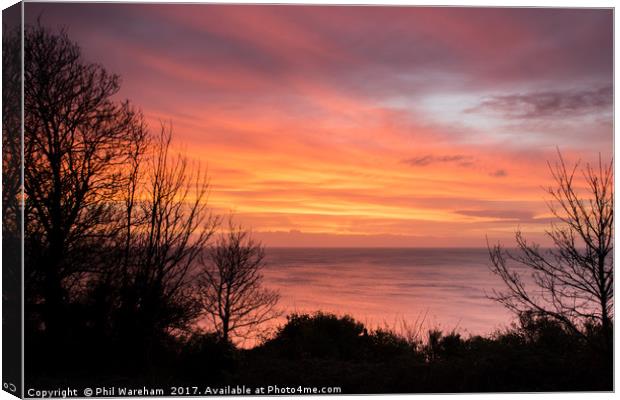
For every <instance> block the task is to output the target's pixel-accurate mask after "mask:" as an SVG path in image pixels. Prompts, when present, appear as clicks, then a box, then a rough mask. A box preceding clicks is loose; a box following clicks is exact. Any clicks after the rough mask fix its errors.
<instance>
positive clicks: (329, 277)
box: [264, 248, 512, 334]
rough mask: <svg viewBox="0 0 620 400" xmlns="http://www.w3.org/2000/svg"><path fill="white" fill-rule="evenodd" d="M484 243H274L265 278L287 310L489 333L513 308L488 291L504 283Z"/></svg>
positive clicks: (374, 322) (375, 323) (378, 323)
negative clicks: (367, 245)
mask: <svg viewBox="0 0 620 400" xmlns="http://www.w3.org/2000/svg"><path fill="white" fill-rule="evenodd" d="M488 263H489V259H488V253H487V250H486V249H357V248H356V249H308V248H304V249H302V248H268V249H267V267H266V268H265V270H264V275H265V284H266V285H267V286H269V287H271V288H274V289H277V290H279V291H280V294H281V300H280V307H281V308H283V309H285V310H286V311H287V312H295V311H296V312H313V311H316V310H323V311H329V312H334V313H336V314H345V313H346V314H349V315H352V316H353V317H355V318H356V319H358V320H360V321H362V322H364V323H366V324H367V325H369V326H371V327H377V326H384V325H386V324H387V325H389V326H391V327H395V328H397V329H398V328H399V327H401V323H402V321H403V320H405V321H407V323H408V324H409V325H410V326H412V325H414V324H415V323H416V321H417V323H418V325H419V324H420V322H422V321H424V322H423V325H424V326H423V328H424V329H429V328H435V327H438V328H441V329H444V330H448V331H449V330H452V329H457V330H458V331H459V332H461V333H464V334H468V333H471V334H487V333H491V332H493V331H494V330H496V329H498V328H502V327H505V326H506V325H507V324H508V323H509V322H510V321H511V318H512V317H511V315H510V314H509V313H508V312H507V311H506V310H505V309H504V308H503V307H502V306H501V305H499V304H497V303H495V302H493V301H491V300H489V299H488V298H487V297H486V296H485V291H486V293H491V290H492V289H493V288H501V282H500V281H499V280H498V278H497V277H495V276H494V275H493V274H492V273H491V272H490V271H489V269H488Z"/></svg>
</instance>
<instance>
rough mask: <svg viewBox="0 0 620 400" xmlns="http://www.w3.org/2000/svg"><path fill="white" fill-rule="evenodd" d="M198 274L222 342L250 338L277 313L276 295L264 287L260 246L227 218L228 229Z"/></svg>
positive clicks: (205, 308)
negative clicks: (233, 337)
mask: <svg viewBox="0 0 620 400" xmlns="http://www.w3.org/2000/svg"><path fill="white" fill-rule="evenodd" d="M201 264H202V268H201V273H200V277H199V281H198V282H199V285H200V292H201V297H202V305H203V307H204V311H205V313H206V314H207V315H208V316H209V317H210V318H211V320H212V322H213V324H214V326H215V328H216V330H217V332H218V333H219V334H220V335H221V337H222V339H223V340H224V341H229V340H230V338H231V336H235V337H240V338H249V337H250V336H255V335H256V329H257V328H258V326H259V325H260V324H262V323H264V322H267V321H269V320H272V319H274V318H276V317H277V316H278V313H277V312H276V309H275V307H276V304H277V302H278V300H279V294H278V293H277V292H276V291H273V290H270V289H266V288H264V287H263V285H262V284H263V275H262V273H261V270H262V269H263V267H264V265H265V250H264V248H263V246H262V245H261V244H260V243H259V242H256V241H254V240H253V239H252V237H251V235H250V233H249V232H248V231H245V230H243V229H242V228H241V227H238V226H235V225H234V224H233V223H232V222H231V221H229V231H228V232H227V233H224V234H222V235H221V237H220V238H219V239H218V240H217V242H216V243H215V244H214V245H212V246H210V247H209V249H208V251H207V253H206V256H205V257H204V258H203V259H202V263H201Z"/></svg>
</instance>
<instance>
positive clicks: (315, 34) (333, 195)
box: [25, 3, 613, 247]
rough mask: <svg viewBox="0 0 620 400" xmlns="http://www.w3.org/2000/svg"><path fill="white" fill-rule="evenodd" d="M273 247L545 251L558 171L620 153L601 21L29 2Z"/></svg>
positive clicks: (400, 10) (489, 11)
mask: <svg viewBox="0 0 620 400" xmlns="http://www.w3.org/2000/svg"><path fill="white" fill-rule="evenodd" d="M37 18H40V19H41V21H42V23H43V24H44V25H47V26H49V27H51V28H52V29H58V28H60V27H64V28H65V29H66V30H67V32H68V34H69V36H70V37H71V38H72V39H73V40H75V41H76V42H77V43H78V44H79V45H80V46H81V47H82V50H83V55H84V58H85V59H86V60H88V61H91V62H96V63H99V64H101V65H103V66H104V67H105V68H106V69H108V70H109V71H112V72H115V73H117V74H119V75H120V76H121V77H122V89H121V91H120V93H119V94H118V96H119V98H123V99H124V98H127V99H130V100H131V101H132V102H133V103H134V104H135V105H136V106H138V107H140V108H141V109H142V110H143V112H144V114H145V116H146V118H147V121H148V123H149V125H150V126H151V127H152V128H153V129H157V127H158V126H159V124H160V121H164V122H166V123H171V124H172V126H173V128H174V132H175V141H176V143H177V144H178V145H179V146H180V148H182V149H184V151H186V152H187V154H188V156H189V157H190V158H191V159H192V160H193V161H196V162H197V163H202V164H203V165H204V166H206V167H207V168H208V172H209V175H210V179H211V193H210V196H209V202H210V204H211V206H212V207H213V209H214V211H215V212H217V213H221V214H227V213H231V212H232V213H234V215H235V218H236V219H237V221H238V222H240V223H242V224H243V225H245V226H246V227H247V228H249V229H252V231H253V232H254V235H255V237H257V238H258V239H260V240H262V241H263V243H264V244H265V245H267V246H295V247H298V246H311V247H324V246H333V247H356V246H362V247H484V246H486V238H487V237H488V238H489V240H490V241H492V242H494V241H498V240H499V241H502V242H503V243H505V244H506V245H510V244H511V243H514V242H512V241H511V238H512V237H513V236H514V232H515V230H516V229H517V228H520V229H521V230H523V231H524V232H526V233H527V234H528V235H529V236H530V237H531V238H532V239H534V240H537V241H540V242H541V243H542V244H543V245H544V244H545V243H548V240H547V239H545V237H544V231H545V229H547V228H548V226H549V223H550V222H551V221H552V218H551V217H552V216H551V214H550V213H549V211H548V209H547V205H546V203H545V200H549V196H548V195H546V194H545V191H544V188H545V187H548V186H550V185H553V181H552V180H551V176H550V174H549V170H548V167H547V162H548V161H550V162H554V161H555V160H557V153H556V152H557V150H558V149H559V150H560V151H561V152H562V154H563V155H564V157H565V158H566V160H568V161H569V162H574V161H577V160H582V162H584V163H585V162H596V160H598V155H599V153H600V154H601V156H602V158H603V160H609V159H610V157H611V156H612V152H613V150H612V148H613V147H612V145H613V86H612V82H613V80H612V78H613V33H612V32H613V20H612V19H613V16H612V11H611V10H605V9H598V10H589V9H559V8H555V9H544V8H537V9H526V8H520V9H510V8H423V7H371V6H365V7H350V6H349V7H338V6H259V5H254V6H227V5H183V4H176V5H163V4H155V5H153V4H151V5H147V4H129V5H128V4H111V3H107V4H60V3H26V17H25V19H26V22H33V21H36V19H37Z"/></svg>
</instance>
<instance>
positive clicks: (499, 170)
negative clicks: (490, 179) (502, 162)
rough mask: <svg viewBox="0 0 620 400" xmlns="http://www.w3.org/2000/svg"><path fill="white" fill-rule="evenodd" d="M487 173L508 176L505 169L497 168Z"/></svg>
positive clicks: (501, 176)
mask: <svg viewBox="0 0 620 400" xmlns="http://www.w3.org/2000/svg"><path fill="white" fill-rule="evenodd" d="M489 175H490V176H494V177H496V178H503V177H505V176H508V173H507V172H506V170H505V169H498V170H496V171H493V172H491V173H490V174H489Z"/></svg>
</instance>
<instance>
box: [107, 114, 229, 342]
mask: <svg viewBox="0 0 620 400" xmlns="http://www.w3.org/2000/svg"><path fill="white" fill-rule="evenodd" d="M171 140H172V129H171V128H169V127H166V126H164V125H162V127H161V130H160V133H159V135H157V136H156V137H154V138H153V140H152V143H151V145H150V147H149V148H148V155H147V156H146V158H145V157H143V155H140V153H139V151H138V150H140V149H136V151H138V152H136V153H135V159H133V160H132V161H131V162H130V163H129V166H130V167H131V168H130V173H131V177H132V178H131V180H130V182H129V183H128V186H127V187H126V192H125V197H124V206H125V216H124V220H125V227H124V235H125V236H124V238H123V240H122V244H121V246H124V250H123V252H121V253H120V254H121V258H122V259H121V261H120V271H119V272H120V274H118V275H117V276H116V278H117V279H118V278H120V279H119V280H116V284H115V286H117V287H119V288H120V297H119V301H120V304H119V314H118V315H119V317H120V319H119V320H118V324H119V325H121V329H122V331H123V332H124V333H123V335H124V336H131V337H133V339H134V340H133V341H134V342H139V343H144V344H146V345H148V344H149V341H151V340H153V339H155V338H156V337H157V336H158V335H162V334H170V333H172V332H173V331H175V330H182V331H183V330H188V329H189V325H190V323H191V322H192V321H193V320H194V319H195V318H196V317H197V316H198V314H199V313H200V303H199V300H198V297H197V296H196V294H195V285H194V278H195V273H194V272H195V271H196V269H195V268H192V267H195V262H196V260H197V259H198V256H199V255H200V253H201V252H202V251H203V249H204V248H205V246H206V245H207V243H208V241H209V239H210V238H211V236H212V234H213V232H214V229H215V227H216V225H217V223H218V219H217V218H216V217H214V216H213V215H212V214H211V212H210V210H209V208H208V206H207V201H206V200H207V199H206V196H207V194H208V188H209V181H208V178H207V176H206V175H205V174H203V173H202V172H201V169H200V168H199V167H196V168H190V166H189V165H188V159H187V157H186V156H184V155H182V154H180V153H177V154H174V153H173V151H172V149H171ZM141 164H145V165H144V166H143V167H146V170H145V171H144V172H143V173H141V172H140V168H141Z"/></svg>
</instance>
